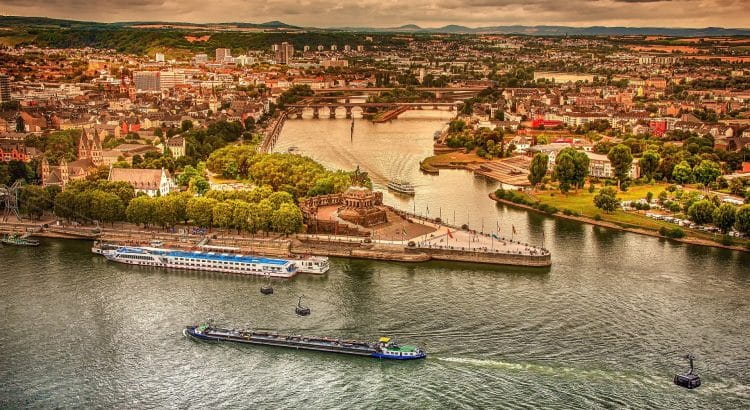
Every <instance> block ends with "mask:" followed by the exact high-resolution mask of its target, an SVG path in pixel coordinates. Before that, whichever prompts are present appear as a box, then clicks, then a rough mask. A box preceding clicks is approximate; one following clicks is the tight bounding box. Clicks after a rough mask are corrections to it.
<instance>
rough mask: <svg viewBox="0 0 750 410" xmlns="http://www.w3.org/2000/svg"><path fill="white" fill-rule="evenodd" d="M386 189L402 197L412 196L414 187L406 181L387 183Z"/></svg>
mask: <svg viewBox="0 0 750 410" xmlns="http://www.w3.org/2000/svg"><path fill="white" fill-rule="evenodd" d="M387 187H388V189H390V190H391V191H395V192H398V193H400V194H404V195H414V194H415V191H414V185H412V184H411V183H409V182H407V181H395V180H394V181H389V182H388V184H387Z"/></svg>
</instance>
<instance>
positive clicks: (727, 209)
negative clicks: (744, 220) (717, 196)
mask: <svg viewBox="0 0 750 410" xmlns="http://www.w3.org/2000/svg"><path fill="white" fill-rule="evenodd" d="M736 215H737V210H736V209H735V207H734V206H733V205H730V204H722V205H721V206H720V207H718V208H716V209H714V213H713V221H714V225H716V227H717V228H719V229H721V232H722V233H727V232H728V231H729V230H730V229H732V225H734V220H735V218H736Z"/></svg>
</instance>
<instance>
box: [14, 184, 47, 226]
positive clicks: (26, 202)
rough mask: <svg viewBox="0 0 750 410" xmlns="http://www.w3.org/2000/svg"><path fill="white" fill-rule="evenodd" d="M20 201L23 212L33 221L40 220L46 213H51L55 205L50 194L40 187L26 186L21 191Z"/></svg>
mask: <svg viewBox="0 0 750 410" xmlns="http://www.w3.org/2000/svg"><path fill="white" fill-rule="evenodd" d="M19 201H20V204H19V205H20V206H21V210H22V211H23V212H25V213H27V214H28V215H29V216H30V217H31V218H32V219H33V218H40V217H42V215H44V213H45V212H46V211H51V210H52V207H53V204H54V202H52V199H51V198H50V195H49V192H47V190H45V189H44V188H42V187H41V186H39V185H26V186H24V187H23V188H22V189H21V193H20V198H19Z"/></svg>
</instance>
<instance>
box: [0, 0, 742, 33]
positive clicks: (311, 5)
mask: <svg viewBox="0 0 750 410" xmlns="http://www.w3.org/2000/svg"><path fill="white" fill-rule="evenodd" d="M0 15H23V16H44V17H53V18H66V19H73V20H91V21H101V22H113V21H156V20H158V21H173V22H175V21H179V22H193V23H211V22H248V23H262V22H265V21H270V20H279V21H283V22H285V23H288V24H292V25H299V26H307V27H343V26H368V27H395V26H400V25H403V24H417V25H419V26H422V27H439V26H443V25H447V24H459V25H464V26H468V27H482V26H494V25H515V24H519V25H567V26H592V25H597V26H629V27H646V26H648V27H709V26H710V27H727V28H750V0H408V1H404V0H350V1H341V0H0Z"/></svg>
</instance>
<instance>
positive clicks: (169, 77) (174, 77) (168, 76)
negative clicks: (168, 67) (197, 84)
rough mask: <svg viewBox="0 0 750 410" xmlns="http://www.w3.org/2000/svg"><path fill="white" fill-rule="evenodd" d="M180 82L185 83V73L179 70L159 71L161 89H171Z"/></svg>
mask: <svg viewBox="0 0 750 410" xmlns="http://www.w3.org/2000/svg"><path fill="white" fill-rule="evenodd" d="M180 84H185V74H183V73H181V72H177V71H162V72H160V73H159V87H160V89H162V90H169V89H172V88H174V87H176V86H178V85H180Z"/></svg>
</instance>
